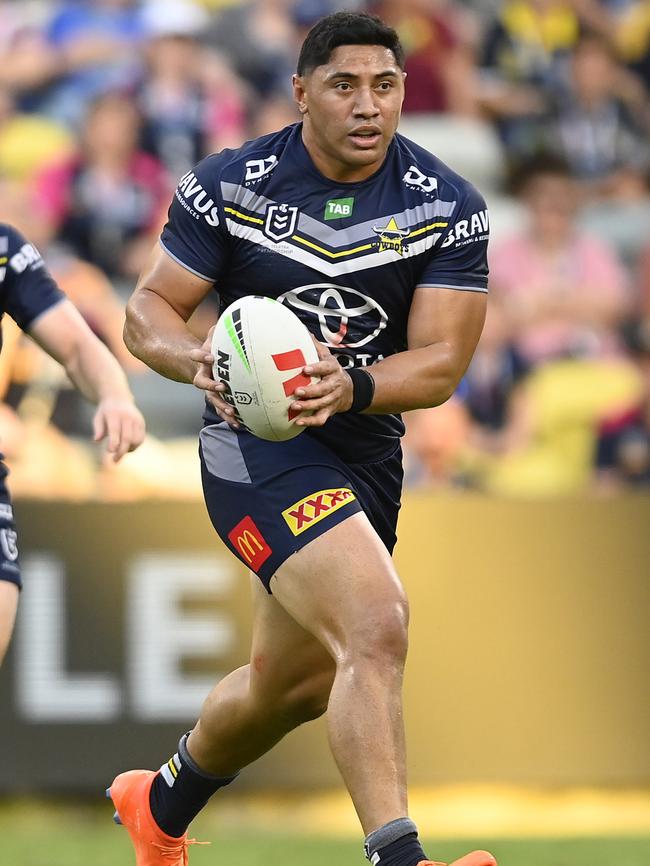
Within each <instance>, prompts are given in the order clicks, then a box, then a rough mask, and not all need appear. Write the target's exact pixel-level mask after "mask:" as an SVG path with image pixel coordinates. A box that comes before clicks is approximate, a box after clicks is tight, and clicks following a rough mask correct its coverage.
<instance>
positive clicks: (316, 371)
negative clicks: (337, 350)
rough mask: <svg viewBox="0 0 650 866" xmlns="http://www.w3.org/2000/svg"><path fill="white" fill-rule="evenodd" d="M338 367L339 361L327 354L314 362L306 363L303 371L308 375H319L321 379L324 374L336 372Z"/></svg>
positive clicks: (328, 374)
mask: <svg viewBox="0 0 650 866" xmlns="http://www.w3.org/2000/svg"><path fill="white" fill-rule="evenodd" d="M340 369H341V367H340V365H339V362H338V361H337V360H336V358H334V357H333V356H332V355H328V356H327V357H326V358H325V359H324V360H322V361H318V362H317V363H316V364H308V365H307V366H306V367H303V370H304V372H305V373H306V374H307V375H308V376H320V378H321V379H322V378H323V377H324V376H331V375H332V373H337V372H338V371H340Z"/></svg>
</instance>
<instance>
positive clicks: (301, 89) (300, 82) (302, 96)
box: [291, 75, 307, 114]
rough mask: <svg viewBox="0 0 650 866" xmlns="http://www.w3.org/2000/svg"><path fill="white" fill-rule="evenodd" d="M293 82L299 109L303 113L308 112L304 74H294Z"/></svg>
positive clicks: (294, 95) (294, 94)
mask: <svg viewBox="0 0 650 866" xmlns="http://www.w3.org/2000/svg"><path fill="white" fill-rule="evenodd" d="M291 83H292V84H293V98H294V100H295V102H296V105H297V106H298V111H299V112H300V113H301V114H307V94H306V91H305V82H304V79H303V77H302V75H294V76H293V78H292V80H291Z"/></svg>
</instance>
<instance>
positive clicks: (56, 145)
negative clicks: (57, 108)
mask: <svg viewBox="0 0 650 866" xmlns="http://www.w3.org/2000/svg"><path fill="white" fill-rule="evenodd" d="M73 148H74V139H73V136H72V135H71V134H70V132H69V131H68V130H67V129H65V128H64V127H62V126H60V125H59V124H57V123H55V122H54V121H52V120H49V119H48V118H47V117H43V116H41V115H38V114H25V113H22V112H16V111H15V106H14V98H13V95H12V92H11V90H10V88H9V87H8V86H5V85H3V84H0V175H3V176H4V177H9V178H13V179H16V180H26V179H27V178H30V177H33V175H34V174H35V173H36V172H38V171H39V170H40V169H41V168H43V167H44V166H45V165H46V164H47V163H48V162H52V160H54V159H57V158H62V157H64V156H65V155H66V154H69V153H71V152H72V150H73Z"/></svg>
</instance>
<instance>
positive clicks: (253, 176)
mask: <svg viewBox="0 0 650 866" xmlns="http://www.w3.org/2000/svg"><path fill="white" fill-rule="evenodd" d="M277 164H278V158H277V156H267V157H266V159H249V160H248V162H247V163H246V164H245V165H246V177H245V178H244V183H249V184H250V183H257V181H258V180H261V179H262V178H263V177H266V175H267V174H271V172H272V171H273V169H274V168H275V167H276V166H277Z"/></svg>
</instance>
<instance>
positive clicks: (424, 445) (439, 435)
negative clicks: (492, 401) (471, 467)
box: [404, 397, 470, 487]
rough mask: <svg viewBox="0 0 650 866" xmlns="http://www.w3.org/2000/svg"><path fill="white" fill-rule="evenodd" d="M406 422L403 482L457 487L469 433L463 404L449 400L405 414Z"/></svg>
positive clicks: (410, 484)
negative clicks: (433, 406) (460, 463)
mask: <svg viewBox="0 0 650 866" xmlns="http://www.w3.org/2000/svg"><path fill="white" fill-rule="evenodd" d="M405 420H406V435H405V437H404V483H405V484H406V485H407V486H408V487H419V486H422V485H427V486H429V487H431V486H434V487H448V486H449V485H450V484H460V483H461V482H462V479H461V477H460V474H459V459H460V455H461V453H462V450H463V449H464V448H465V446H466V444H467V440H468V437H469V432H470V421H469V416H468V414H467V410H466V408H465V407H464V406H463V403H462V401H461V400H459V399H458V398H457V397H452V398H451V400H448V401H447V402H446V403H443V404H442V405H441V406H436V407H435V408H434V409H417V410H415V411H412V412H408V413H407V415H406V418H405Z"/></svg>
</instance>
